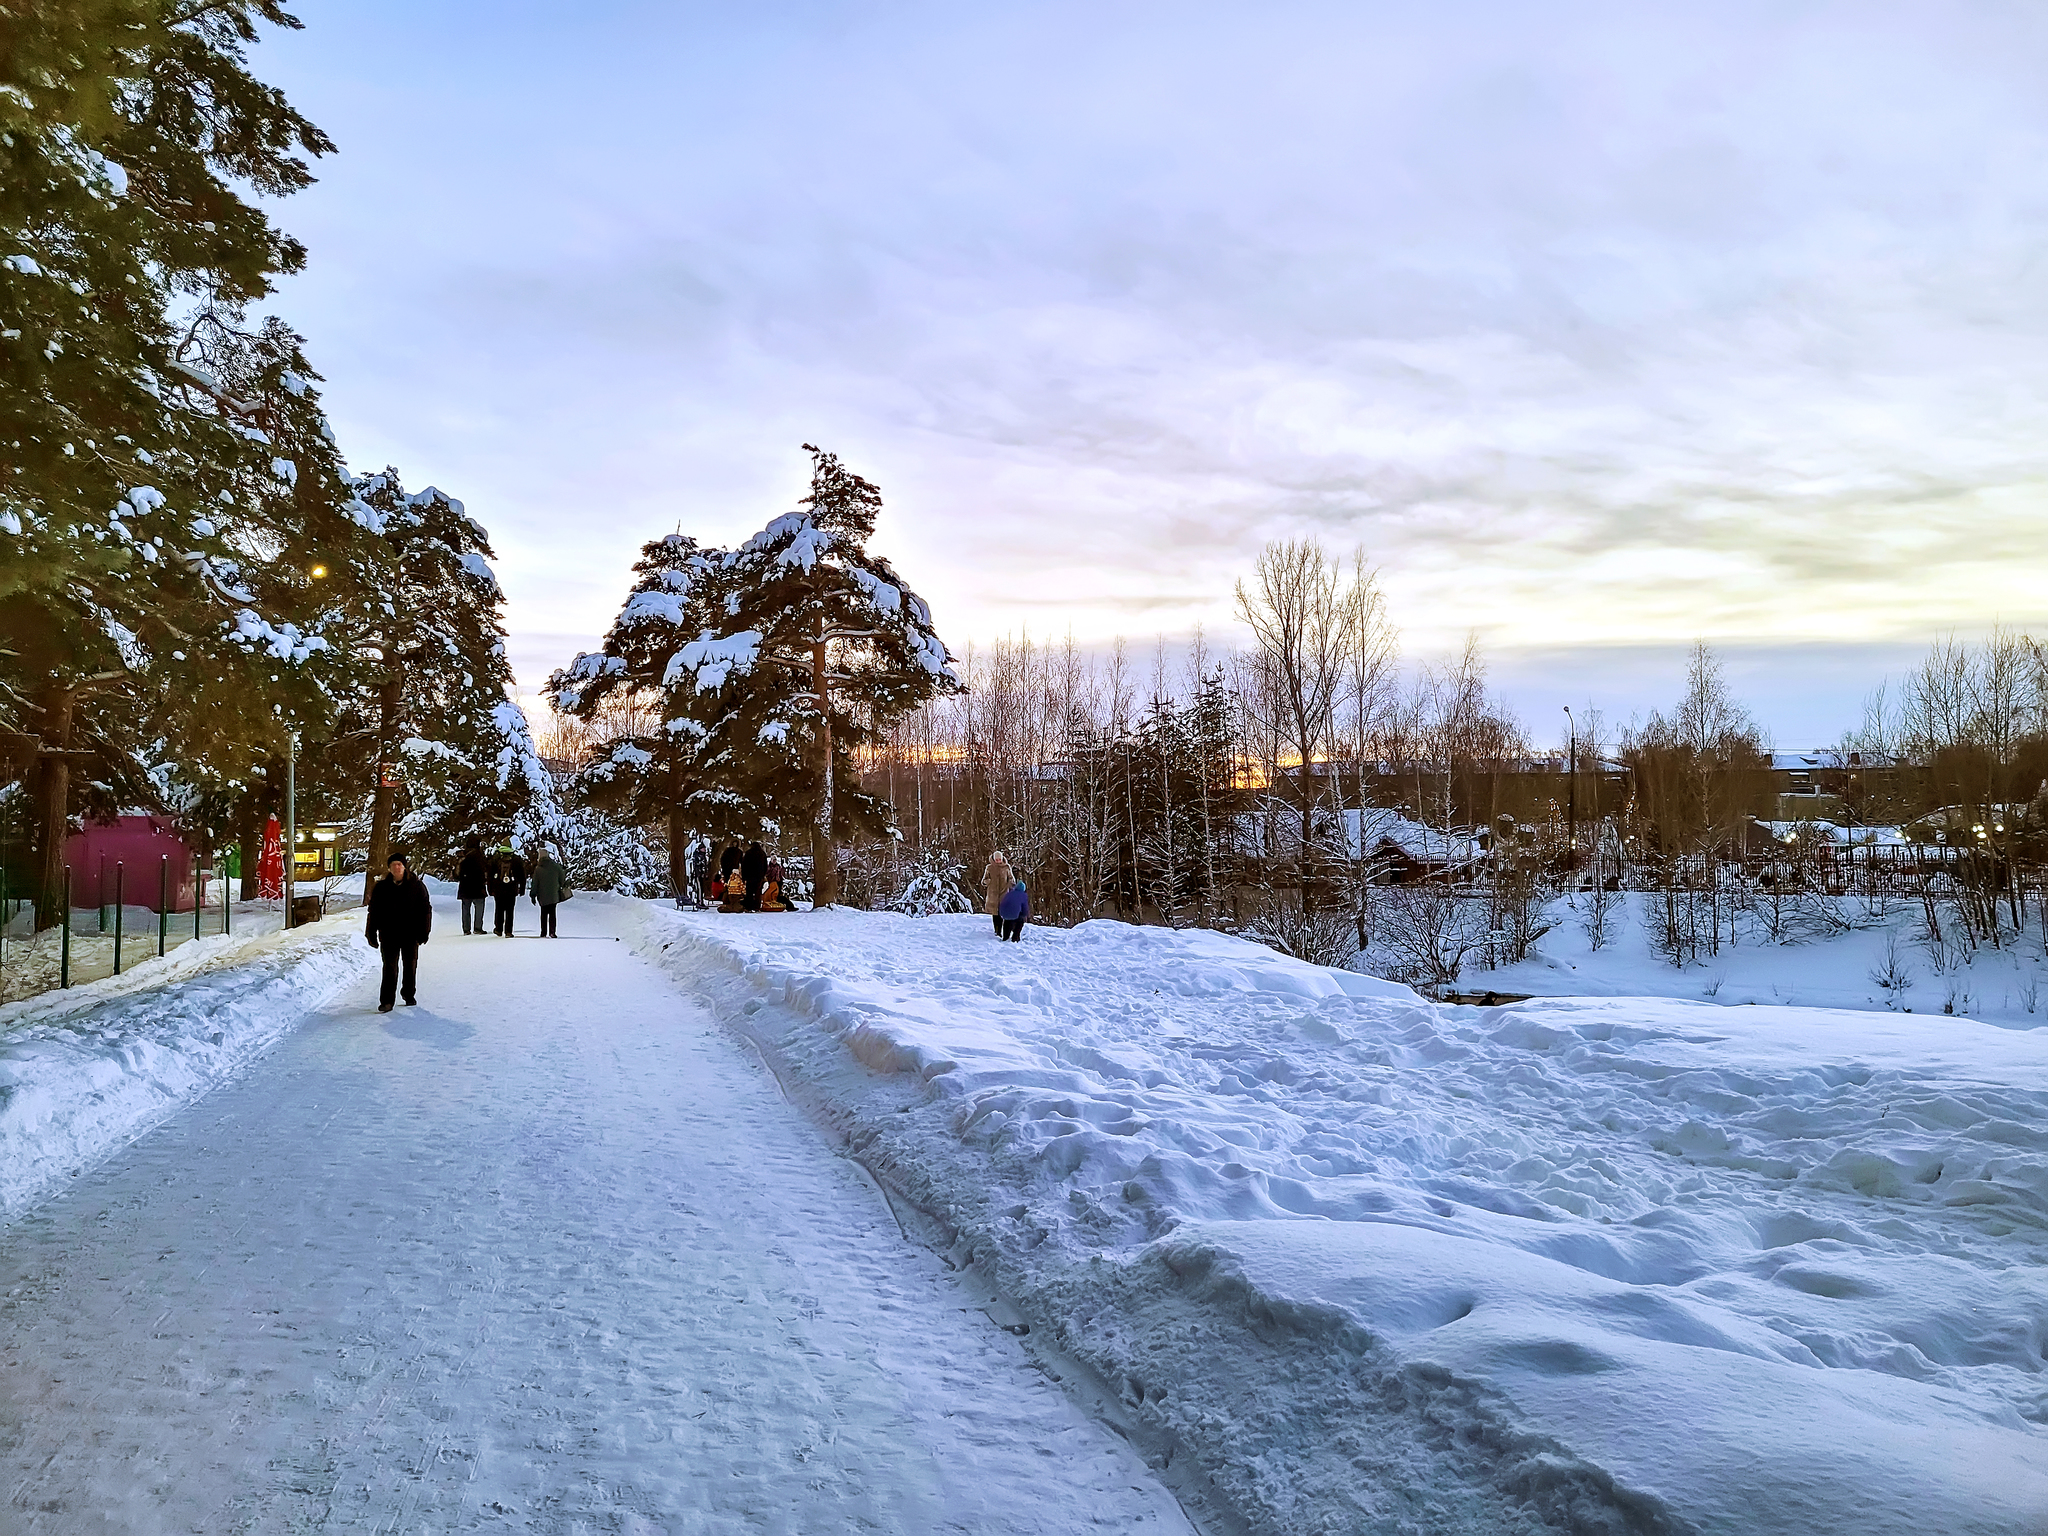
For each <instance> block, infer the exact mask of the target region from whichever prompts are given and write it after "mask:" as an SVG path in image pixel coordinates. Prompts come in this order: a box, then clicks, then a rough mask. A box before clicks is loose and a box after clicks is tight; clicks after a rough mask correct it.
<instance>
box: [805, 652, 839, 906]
mask: <svg viewBox="0 0 2048 1536" xmlns="http://www.w3.org/2000/svg"><path fill="white" fill-rule="evenodd" d="M829 688H830V684H829V683H828V681H827V678H826V673H825V637H824V634H823V633H822V631H821V632H820V634H819V636H818V638H817V639H816V640H814V641H813V642H812V643H811V692H812V693H813V694H814V695H815V696H816V698H817V702H818V814H817V816H816V818H815V819H814V820H813V821H812V823H811V905H812V906H813V907H829V906H831V905H832V904H833V903H834V902H836V901H838V900H839V845H838V843H837V842H835V841H834V839H833V835H832V823H833V806H832V696H831V693H830V691H829Z"/></svg>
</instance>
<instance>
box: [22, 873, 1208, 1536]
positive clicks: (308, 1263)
mask: <svg viewBox="0 0 2048 1536" xmlns="http://www.w3.org/2000/svg"><path fill="white" fill-rule="evenodd" d="M437 906H438V908H439V910H438V913H437V915H438V916H439V919H440V921H439V923H437V925H436V933H435V937H434V940H433V942H432V943H431V944H429V945H428V946H427V947H426V949H425V950H424V951H423V952H422V956H421V967H420V1002H421V1006H420V1007H418V1008H410V1009H408V1008H404V1007H401V1008H399V1009H398V1010H397V1011H396V1012H394V1013H392V1014H388V1015H383V1016H379V1015H378V1014H376V1013H375V1012H373V1011H372V1009H373V1007H374V998H375V985H376V983H375V979H374V977H372V978H370V979H369V980H367V981H365V982H361V983H358V984H356V985H355V986H353V987H352V989H351V990H350V991H348V992H346V993H343V994H342V995H341V996H340V997H339V998H338V999H337V1001H336V1003H335V1004H334V1005H333V1006H331V1007H330V1008H329V1009H327V1010H325V1011H323V1012H320V1013H316V1014H314V1015H312V1016H311V1017H310V1018H309V1019H308V1020H307V1022H306V1023H305V1024H304V1026H303V1027H302V1028H301V1029H299V1030H298V1031H297V1032H295V1033H293V1034H291V1035H290V1036H288V1037H287V1038H286V1039H285V1040H284V1041H283V1042H282V1043H281V1044H280V1045H279V1046H278V1047H277V1048H276V1049H274V1050H273V1051H272V1052H271V1054H270V1055H268V1056H267V1057H265V1058H264V1059H262V1060H261V1061H259V1062H258V1063H256V1064H255V1065H254V1066H253V1067H252V1068H251V1069H250V1070H249V1071H248V1072H247V1073H246V1074H245V1075H243V1076H242V1077H241V1078H240V1079H239V1080H237V1081H235V1082H233V1083H231V1084H229V1085H228V1086H226V1087H224V1088H221V1089H219V1090H217V1091H216V1092H214V1093H213V1094H211V1095H209V1096H208V1097H206V1098H204V1099H202V1100H201V1101H199V1102H198V1103H197V1104H195V1105H193V1106H191V1107H189V1108H187V1109H185V1110H184V1111H182V1112H181V1113H179V1114H178V1115H176V1116H175V1117H173V1118H172V1119H170V1120H169V1121H167V1122H166V1123H165V1124H163V1125H162V1126H160V1127H159V1128H158V1129H157V1130H156V1131H154V1132H153V1133H152V1134H151V1135H149V1136H148V1137H146V1138H145V1139H143V1140H142V1141H140V1142H138V1143H136V1144H135V1145H133V1146H131V1147H129V1148H127V1149H126V1150H124V1151H123V1152H121V1153H119V1154H118V1155H116V1156H115V1157H114V1158H112V1159H111V1160H110V1161H108V1162H107V1163H105V1164H103V1165H102V1166H100V1167H99V1168H98V1169H96V1170H94V1171H93V1172H91V1173H89V1174H87V1175H85V1176H83V1177H81V1178H80V1179H78V1180H77V1181H76V1182H75V1183H73V1184H72V1186H71V1187H70V1189H69V1190H68V1191H67V1192H66V1193H65V1194H64V1195H62V1196H60V1197H59V1198H57V1199H55V1200H53V1201H50V1202H48V1203H46V1204H44V1205H42V1206H40V1207H38V1208H36V1209H35V1210H33V1211H31V1212H30V1213H29V1214H27V1215H26V1216H24V1217H21V1218H20V1219H18V1220H16V1221H15V1222H14V1223H13V1225H12V1226H11V1227H10V1228H8V1229H6V1230H5V1231H4V1232H0V1296H4V1299H5V1310H4V1312H0V1511H4V1515H0V1525H4V1527H5V1528H6V1529H7V1530H9V1531H10V1532H15V1533H24V1536H25V1533H30V1532H62V1533H65V1536H84V1533H95V1532H124V1533H126V1532H156V1531H163V1532H171V1531H177V1532H190V1531H206V1532H210V1533H223V1532H241V1531H250V1532H256V1531H263V1532H271V1531H286V1530H291V1531H356V1530H361V1531H378V1532H416V1531H437V1532H438V1531H451V1530H489V1531H530V1532H550V1533H552V1532H563V1533H567V1532H576V1531H586V1530H587V1531H592V1532H597V1531H604V1532H614V1531H616V1532H656V1531H659V1532H666V1533H681V1532H691V1533H696V1532H705V1533H726V1532H730V1533H735V1536H736V1533H740V1532H746V1533H750V1536H751V1533H760V1532H771V1533H772V1532H791V1533H796V1532H801V1533H804V1536H816V1533H825V1532H838V1531H903V1532H911V1531H915V1532H927V1531H929V1532H939V1531H973V1532H977V1533H980V1532H1045V1533H1069V1532H1073V1531H1078V1530H1083V1529H1089V1528H1107V1529H1113V1530H1120V1531H1131V1530H1135V1531H1153V1530H1157V1531H1175V1532H1182V1533H1185V1532H1187V1531H1188V1530H1189V1527H1188V1525H1187V1524H1186V1521H1185V1519H1184V1517H1183V1516H1182V1515H1181V1513H1180V1511H1179V1508H1178V1507H1177V1505H1176V1504H1175V1503H1174V1501H1173V1499H1172V1498H1171V1497H1170V1496H1169V1495H1168V1494H1167V1493H1166V1492H1165V1491H1164V1490H1163V1489H1162V1488H1160V1487H1159V1485H1158V1484H1157V1483H1156V1482H1154V1481H1153V1480H1152V1479H1151V1478H1150V1476H1149V1475H1148V1474H1147V1473H1146V1471H1145V1469H1144V1467H1143V1465H1142V1463H1141V1462H1140V1461H1139V1460H1138V1458H1137V1456H1136V1455H1135V1454H1134V1453H1133V1452H1132V1451H1130V1450H1129V1449H1128V1448H1127V1447H1125V1446H1124V1445H1123V1444H1122V1443H1121V1442H1120V1441H1118V1440H1117V1439H1115V1438H1114V1437H1113V1436H1112V1435H1110V1434H1109V1433H1107V1432H1106V1431H1105V1430H1104V1429H1102V1427H1101V1426H1099V1425H1098V1424H1096V1423H1094V1422H1093V1421H1091V1420H1090V1419H1089V1418H1087V1417H1086V1416H1085V1415H1084V1414H1082V1413H1081V1412H1080V1410H1078V1409H1077V1408H1076V1407H1075V1406H1074V1405H1073V1404H1072V1403H1071V1402H1070V1401H1069V1400H1068V1399H1067V1397H1066V1396H1065V1395H1064V1394H1063V1393H1062V1392H1061V1391H1060V1390H1059V1389H1058V1388H1057V1387H1055V1386H1053V1385H1051V1384H1050V1383H1049V1382H1048V1381H1047V1380H1046V1378H1045V1376H1044V1375H1043V1374H1041V1373H1040V1372H1039V1371H1038V1370H1036V1369H1035V1368H1034V1367H1033V1366H1032V1365H1031V1364H1030V1362H1029V1361H1028V1360H1027V1359H1026V1357H1025V1355H1024V1352H1023V1350H1022V1347H1021V1346H1020V1345H1019V1344H1018V1343H1017V1342H1016V1341H1015V1340H1013V1339H1012V1338H1010V1337H1009V1336H1008V1335H1006V1334H1005V1333H1003V1332H1001V1331H1000V1330H999V1329H998V1328H997V1327H996V1326H995V1325H994V1324H993V1323H992V1322H991V1321H990V1320H989V1319H988V1318H987V1317H985V1316H984V1315H982V1314H981V1313H980V1312H978V1311H976V1310H974V1309H973V1308H974V1298H973V1297H972V1296H971V1295H970V1294H968V1293H967V1292H965V1291H964V1290H962V1289H961V1288H960V1287H959V1286H957V1285H956V1284H955V1283H954V1282H953V1281H952V1280H951V1279H949V1278H948V1277H947V1276H946V1275H945V1274H944V1273H943V1271H942V1268H941V1266H940V1265H939V1263H938V1261H937V1260H936V1259H935V1258H934V1257H933V1256H932V1255H930V1254H929V1253H927V1252H926V1251H925V1250H923V1249H921V1248H916V1247H913V1246H911V1245H910V1244H908V1243H906V1242H905V1241H904V1239H903V1237H902V1234H901V1233H900V1232H899V1231H898V1229H897V1227H896V1225H895V1223H894V1220H893V1218H892V1217H891V1215H890V1213H889V1210H888V1208H887V1206H886V1205H885V1204H884V1202H883V1200H882V1198H881V1197H880V1195H879V1194H878V1193H877V1192H876V1190H875V1189H874V1187H873V1186H872V1185H871V1184H869V1182H868V1181H867V1179H866V1177H865V1176H864V1175H863V1174H862V1173H861V1172H860V1171H859V1169H858V1168H856V1167H855V1166H854V1165H852V1164H851V1163H849V1162H847V1161H845V1160H843V1159H841V1158H839V1157H836V1156H834V1155H833V1153H832V1152H831V1151H830V1149H829V1148H828V1147H827V1146H826V1145H825V1143H824V1142H823V1140H822V1139H821V1138H820V1137H819V1135H818V1134H817V1133H816V1131H815V1130H814V1129H813V1128H812V1127H811V1126H810V1125H808V1124H807V1123H805V1122H804V1121H803V1120H802V1119H801V1117H800V1116H799V1115H798V1114H797V1113H796V1112H795V1111H794V1110H792V1109H791V1108H790V1107H789V1106H788V1105H787V1104H785V1103H784V1102H783V1101H782V1100H781V1098H780V1097H779V1094H778V1092H777V1089H776V1087H775V1084H774V1082H773V1080H772V1079H771V1078H769V1077H768V1076H767V1074H766V1073H765V1072H764V1071H763V1070H762V1069H761V1066H760V1065H759V1063H758V1062H757V1061H756V1060H755V1059H754V1058H752V1057H751V1056H750V1055H748V1054H746V1048H745V1047H743V1046H741V1045H738V1044H737V1043H736V1042H734V1041H733V1040H732V1039H731V1038H730V1037H729V1036H727V1035H725V1034H723V1033H721V1032H720V1031H719V1030H718V1029H717V1027H716V1026H715V1025H714V1024H712V1022H711V1021H710V1019H709V1017H708V1016H707V1015H706V1014H705V1013H704V1012H703V1011H702V1009H701V1008H700V1007H699V1006H698V1005H696V1004H694V1003H691V1002H688V1001H686V1000H685V999H684V998H682V997H681V996H680V995H679V994H678V993H677V992H676V990H675V989H674V988H673V987H672V986H671V985H670V984H669V983H668V982H667V981H666V980H664V979H663V978H661V977H660V976H659V975H658V973H657V972H656V971H655V970H654V969H653V968H651V967H650V966H648V965H647V964H646V963H645V962H643V961H641V960H638V959H636V958H635V957H634V956H633V955H632V954H631V953H630V952H629V951H628V950H627V948H626V947H625V946H624V945H621V944H619V943H616V942H614V940H613V939H612V937H611V936H610V931H609V926H608V925H609V924H610V923H612V922H614V921H616V920H617V919H618V917H619V916H620V915H621V913H620V910H619V909H618V908H608V907H606V906H605V905H602V904H597V903H591V902H579V903H574V904H571V905H569V906H565V907H564V908H563V909H562V919H563V920H562V937H561V939H560V940H559V941H541V940H538V939H534V938H521V939H519V940H516V941H509V942H508V941H505V940H500V939H495V938H487V937H474V938H471V937H465V936H464V935H463V934H462V933H461V930H460V924H459V922H458V921H457V920H456V917H455V913H454V911H453V909H452V904H451V903H447V902H445V901H444V902H442V903H439V904H437ZM521 918H522V920H523V921H525V922H527V923H529V924H530V923H531V921H532V909H531V908H530V907H527V908H523V909H522V912H521Z"/></svg>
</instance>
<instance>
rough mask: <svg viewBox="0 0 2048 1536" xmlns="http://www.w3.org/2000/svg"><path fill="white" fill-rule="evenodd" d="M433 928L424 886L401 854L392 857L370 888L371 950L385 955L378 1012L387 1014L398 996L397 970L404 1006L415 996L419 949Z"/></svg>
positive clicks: (431, 907)
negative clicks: (402, 972)
mask: <svg viewBox="0 0 2048 1536" xmlns="http://www.w3.org/2000/svg"><path fill="white" fill-rule="evenodd" d="M433 929H434V900H433V898H432V897H431V896H429V895H428V894H427V883H426V882H425V881H424V880H422V879H420V877H419V876H418V875H415V874H413V873H411V872H410V871H409V870H407V869H406V867H405V857H404V855H402V854H393V855H392V856H391V869H390V872H389V873H388V874H386V875H385V876H384V878H383V879H381V880H379V881H378V882H377V883H376V884H375V885H373V886H372V887H370V921H369V927H368V933H369V939H370V948H372V949H374V950H377V951H379V952H380V953H382V955H383V956H384V984H383V985H382V986H381V987H379V988H378V990H377V1011H378V1012H379V1013H389V1012H390V1011H391V1005H392V1003H393V1002H394V1001H396V999H397V997H398V996H399V993H400V987H399V977H398V972H399V967H400V966H401V965H402V966H403V967H404V968H405V986H404V988H403V991H404V996H405V1006H406V1007H408V1008H410V1007H412V1006H413V1005H414V1004H415V1003H417V1002H418V1001H419V998H418V997H417V996H416V995H415V992H416V991H417V983H418V981H419V973H420V946H421V945H422V944H424V943H426V942H427V935H428V934H430V933H431V932H433Z"/></svg>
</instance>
